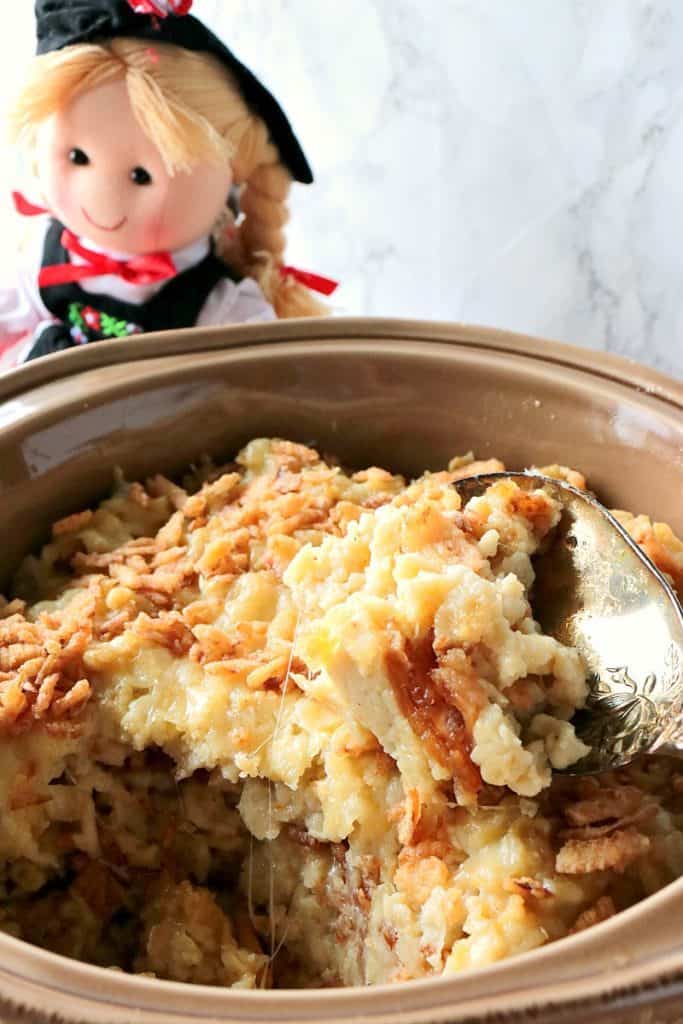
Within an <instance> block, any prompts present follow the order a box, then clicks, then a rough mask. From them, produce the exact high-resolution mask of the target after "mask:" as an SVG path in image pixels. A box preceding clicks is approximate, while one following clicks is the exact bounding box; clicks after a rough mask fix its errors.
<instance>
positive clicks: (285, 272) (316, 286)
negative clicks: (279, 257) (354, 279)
mask: <svg viewBox="0 0 683 1024" xmlns="http://www.w3.org/2000/svg"><path fill="white" fill-rule="evenodd" d="M280 273H281V274H282V276H283V277H291V278H293V279H294V280H295V281H298V282H299V284H303V285H304V286H305V287H306V288H310V289H311V291H314V292H320V294H321V295H332V294H333V293H334V292H336V290H337V288H338V287H339V282H338V281H333V280H332V278H330V277H322V276H321V275H320V274H313V273H311V271H309V270H299V268H298V267H280Z"/></svg>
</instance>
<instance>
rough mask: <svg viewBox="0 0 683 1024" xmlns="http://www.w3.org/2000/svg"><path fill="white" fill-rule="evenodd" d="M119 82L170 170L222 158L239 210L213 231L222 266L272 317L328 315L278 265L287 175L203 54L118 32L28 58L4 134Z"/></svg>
mask: <svg viewBox="0 0 683 1024" xmlns="http://www.w3.org/2000/svg"><path fill="white" fill-rule="evenodd" d="M120 79H124V80H125V83H126V86H127V89H128V95H129V98H130V102H131V106H132V108H133V112H134V114H135V116H136V118H137V120H138V122H139V124H140V126H141V127H142V129H143V131H144V132H145V134H146V135H147V136H148V138H149V139H150V140H151V141H152V142H153V143H154V145H155V146H156V147H157V149H158V150H159V152H160V154H161V156H162V159H163V161H164V163H165V165H166V168H167V170H168V171H169V173H171V174H174V173H176V172H179V171H184V170H189V169H190V168H192V167H193V165H195V164H196V163H198V162H199V161H203V160H208V161H212V162H215V163H218V164H223V163H225V162H226V161H227V162H229V163H230V164H231V166H232V169H233V175H234V180H235V184H236V185H237V186H239V187H240V207H241V210H242V213H243V214H244V216H243V217H242V218H241V219H240V220H239V221H238V223H237V225H236V227H235V229H234V230H232V231H228V232H226V231H224V230H221V231H220V233H219V234H218V236H217V249H218V253H219V255H220V256H221V257H222V258H223V259H225V261H226V263H229V264H230V265H231V266H232V267H234V268H235V269H236V270H238V271H239V272H240V273H243V274H245V275H247V276H249V277H253V278H255V279H256V280H257V281H258V283H259V285H260V286H261V288H262V290H263V292H264V294H265V296H266V298H267V299H268V301H269V302H271V303H272V305H273V307H274V309H275V312H276V313H277V315H278V316H279V317H293V316H316V315H318V314H320V313H324V312H327V309H326V307H324V306H323V305H322V303H320V302H318V300H317V299H316V298H315V297H314V296H313V294H312V293H311V292H310V291H308V289H307V288H304V287H303V286H302V285H301V284H299V283H298V282H296V281H295V280H293V279H292V278H291V277H289V276H283V274H281V272H280V269H281V267H282V266H283V265H284V253H285V244H286V240H285V235H284V231H283V229H284V226H285V224H286V223H287V220H288V211H287V205H286V204H287V197H288V195H289V190H290V187H291V184H292V178H291V175H290V173H289V171H288V170H287V168H286V167H285V166H284V165H283V164H282V163H281V161H280V158H279V155H278V152H277V150H276V149H275V147H274V146H273V145H272V143H271V142H270V141H269V138H268V130H267V128H266V126H265V124H264V122H263V121H262V120H261V119H260V118H259V117H257V116H256V115H254V114H253V113H252V112H251V111H250V110H249V109H248V108H247V106H246V104H245V103H244V100H243V99H242V97H241V94H240V92H239V90H238V88H237V86H236V85H235V82H234V80H233V79H232V77H231V75H230V73H229V72H228V71H227V70H226V69H225V68H224V67H223V65H222V64H221V63H220V61H218V60H217V59H216V58H214V57H212V56H211V55H210V54H205V53H196V52H193V51H190V50H185V49H182V48H180V47H177V46H172V45H170V44H167V43H163V44H162V43H159V44H155V45H154V46H153V47H150V46H149V44H148V43H145V42H144V41H142V40H139V39H128V38H117V39H112V40H110V41H108V42H107V43H103V44H101V45H95V44H93V45H91V44H78V45H76V46H68V47H65V48H64V49H62V50H58V51H56V52H54V53H48V54H45V55H43V56H41V57H36V58H35V59H34V60H33V62H32V64H31V66H30V69H29V72H28V76H27V79H26V81H25V84H24V86H23V88H22V91H21V93H20V94H19V96H18V98H17V100H16V102H15V104H14V106H13V108H12V110H11V112H10V131H11V133H12V135H13V136H14V138H15V139H16V140H18V141H19V142H20V143H21V142H24V143H28V144H29V145H32V144H33V142H34V139H35V132H36V129H37V127H38V125H39V124H40V123H41V122H42V121H44V120H45V119H46V118H48V117H50V116H51V115H52V114H55V113H57V112H58V111H59V110H60V109H63V108H64V107H65V106H67V105H68V104H69V103H71V102H72V101H73V100H74V99H75V98H76V97H77V96H79V95H80V94H82V93H84V92H88V91H90V90H91V89H95V88H97V87H98V86H101V85H106V84H108V83H109V82H112V81H116V80H120ZM221 227H225V224H224V223H223V224H222V225H221Z"/></svg>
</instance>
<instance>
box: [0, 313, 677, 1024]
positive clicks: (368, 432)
mask: <svg viewBox="0 0 683 1024" xmlns="http://www.w3.org/2000/svg"><path fill="white" fill-rule="evenodd" d="M265 436H275V437H286V438H288V439H290V440H293V441H298V442H302V443H314V444H315V445H316V446H317V447H320V448H321V449H322V450H325V451H329V452H334V453H335V455H338V456H339V457H340V458H341V459H342V461H343V463H344V464H347V465H350V466H358V467H360V466H369V465H373V464H374V465H377V466H382V467H386V468H388V469H390V470H391V471H394V472H400V473H403V474H405V475H407V476H416V475H418V474H420V473H421V472H423V471H424V470H425V469H429V468H434V469H436V468H442V467H443V466H444V465H446V464H447V462H448V460H449V459H450V458H451V456H453V454H454V453H456V452H467V451H469V450H473V451H475V452H476V454H477V457H478V458H480V459H488V458H491V457H494V456H495V457H497V458H500V459H502V460H504V462H505V463H506V465H507V466H508V468H522V467H524V466H528V465H536V466H542V465H547V464H549V463H562V464H564V465H568V466H573V467H577V468H579V469H580V470H581V471H582V472H583V473H584V474H585V475H586V476H587V478H588V479H589V481H590V485H591V487H592V488H593V489H594V490H595V491H596V492H597V493H598V495H599V496H600V498H601V499H602V500H603V501H604V502H605V504H607V505H609V506H611V507H617V508H622V509H630V510H633V511H637V512H640V513H645V514H647V515H651V516H653V517H655V518H656V519H658V520H663V521H665V522H668V523H669V524H670V525H671V527H672V528H673V529H674V531H675V532H677V533H678V534H679V536H680V535H683V385H682V384H680V383H677V382H676V381H673V380H670V379H668V378H665V377H662V376H661V375H658V374H657V373H655V372H654V371H650V370H648V369H645V368H643V367H641V366H639V365H637V364H633V363H629V362H627V361H625V360H621V359H617V358H615V357H611V356H608V355H604V354H596V353H592V352H587V351H584V350H582V349H578V348H571V347H568V346H564V345H559V344H556V343H552V342H545V341H541V340H536V339H532V338H527V337H522V336H520V335H513V334H509V333H506V332H501V331H494V330H489V329H484V328H476V327H466V326H462V325H456V324H453V325H446V324H430V323H418V322H408V321H392V320H370V319H339V320H326V321H322V320H321V321H310V320H309V321H289V322H281V323H276V324H268V325H254V326H246V327H234V328H228V329H212V330H193V331H187V332H178V333H177V334H173V333H169V334H166V335H158V336H147V337H145V338H142V339H140V340H135V341H130V342H126V344H125V345H120V344H119V343H117V342H111V343H109V342H107V343H102V344H98V345H94V346H89V347H87V348H83V349H79V350H74V351H71V352H69V353H66V354H63V355H59V356H52V357H49V358H45V359H43V360H41V361H38V362H36V363H34V364H31V365H29V366H26V367H23V368H21V369H19V370H17V371H14V372H13V373H10V374H8V375H7V376H5V377H4V378H0V496H1V499H2V500H1V501H0V523H1V529H2V537H3V543H2V558H1V561H0V592H2V590H3V589H4V588H5V587H6V586H7V585H8V582H9V579H10V577H11V574H12V572H13V571H14V570H15V569H16V567H17V566H18V565H19V563H20V561H21V559H22V558H23V557H24V556H25V555H26V554H27V553H28V552H30V551H35V550H37V549H38V548H39V547H40V545H41V544H42V543H44V542H45V540H46V538H47V537H48V535H49V529H50V525H51V524H52V523H53V522H55V521H56V520H59V519H60V518H61V517H64V516H68V515H69V514H71V513H72V512H74V511H76V510H78V509H81V508H84V507H86V506H88V505H91V504H92V503H93V502H96V501H98V500H100V499H101V498H102V497H103V496H104V495H105V494H106V493H107V491H108V489H109V488H110V485H111V480H112V470H113V467H115V466H118V467H121V468H122V470H123V471H124V473H125V475H126V477H127V479H129V480H137V479H142V478H144V477H146V476H149V475H150V474H154V473H159V472H162V473H164V474H166V475H168V476H171V477H173V476H177V475H178V474H179V473H181V472H182V471H183V469H184V468H185V467H186V466H188V465H189V464H191V463H193V462H196V461H197V460H198V459H199V458H200V457H201V456H202V455H204V454H209V455H212V456H215V457H216V458H221V457H223V458H226V457H231V456H232V455H233V454H234V453H235V452H236V451H237V450H238V449H239V448H240V447H241V446H242V445H244V444H245V443H246V442H247V441H249V440H250V439H251V438H254V437H265ZM679 915H683V879H680V880H679V881H677V882H674V883H672V884H671V885H669V886H667V887H666V888H664V889H663V890H661V891H660V892H658V893H656V894H655V895H653V896H651V897H649V898H647V899H645V900H643V901H642V902H640V903H638V904H637V905H636V906H634V907H632V908H631V909H629V910H627V911H624V912H622V913H620V914H617V915H616V916H615V917H612V918H611V919H610V920H608V921H606V922H604V923H602V924H599V925H596V926H595V927H593V928H590V929H588V930H587V931H584V932H581V933H579V934H577V935H574V936H571V937H569V938H566V939H562V940H560V941H559V942H557V943H551V944H549V945H547V946H545V947H543V948H542V949H540V950H535V951H532V952H528V953H524V954H521V955H520V956H518V957H513V958H511V959H509V960H505V961H503V962H501V963H497V964H494V965H492V966H489V967H485V968H482V969H479V970H473V971H465V972H464V973H462V974H458V975H451V976H449V977H443V978H437V979H434V980H426V981H418V982H406V983H403V984H397V985H387V986H378V987H374V988H349V989H333V988H330V989H325V990H324V991H294V990H280V991H270V992H266V991H255V992H254V991H240V990H225V989H218V988H211V987H206V986H189V985H183V984H179V983H174V982H165V981H158V980H155V979H151V978H147V977H140V976H128V975H125V974H123V973H120V972H113V971H107V970H104V969H99V968H94V967H90V966H87V965H84V964H82V963H79V962H75V961H72V960H67V959H64V958H61V957H59V956H56V955H53V954H51V953H47V952H45V951H43V950H40V949H38V948H35V947H32V946H29V945H27V944H25V943H23V942H20V941H18V940H16V939H14V938H12V937H10V936H8V935H4V934H2V933H0V1021H2V1022H3V1024H4V1022H8V1024H9V1022H12V1024H14V1022H15V1021H36V1022H38V1024H43V1022H47V1021H60V1022H68V1024H80V1022H83V1024H85V1022H88V1024H90V1022H92V1024H130V1022H133V1021H135V1022H136V1024H153V1022H158V1024H161V1022H164V1024H167V1022H173V1021H178V1022H185V1021H187V1022H200V1021H203V1022H206V1024H209V1022H218V1021H221V1022H232V1024H247V1022H265V1021H274V1020H278V1021H287V1022H291V1024H295V1022H296V1024H303V1022H305V1021H308V1022H329V1024H331V1022H339V1024H341V1022H342V1021H354V1022H356V1024H360V1022H367V1024H369V1022H376V1024H390V1022H391V1024H418V1022H424V1024H426V1022H430V1024H437V1022H444V1024H445V1022H452V1024H456V1022H457V1024H465V1022H475V1021H476V1022H480V1024H484V1022H485V1021H493V1020H495V1021H501V1022H502V1021H508V1020H509V1021H531V1020H543V1021H548V1022H557V1024H559V1022H564V1021H567V1022H568V1021H581V1022H592V1021H595V1022H597V1021H620V1022H625V1024H646V1022H648V1024H655V1022H660V1021H661V1022H664V1021H667V1022H673V1021H675V1020H680V1019H681V1017H683V931H682V929H681V924H680V921H681V917H680V916H679Z"/></svg>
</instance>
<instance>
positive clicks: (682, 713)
mask: <svg viewBox="0 0 683 1024" xmlns="http://www.w3.org/2000/svg"><path fill="white" fill-rule="evenodd" d="M504 479H509V480H514V481H515V483H517V484H518V485H519V486H520V487H521V488H523V489H524V490H527V491H531V490H535V489H536V488H543V489H544V490H545V491H547V492H548V493H549V494H550V495H551V496H552V497H553V498H555V499H557V500H558V501H559V502H560V503H561V505H562V508H563V513H562V518H561V520H560V523H559V525H558V527H557V530H556V531H555V533H554V535H553V536H552V538H551V541H550V543H549V546H548V547H547V549H544V550H543V551H542V552H541V553H540V554H539V555H538V556H536V557H535V558H534V569H535V572H536V581H535V583H534V586H533V590H532V595H531V597H532V607H533V611H534V616H535V618H536V620H537V621H538V622H539V623H540V625H541V627H542V628H543V630H544V632H546V633H549V634H550V635H552V636H554V637H556V638H557V639H558V640H560V641H561V642H562V643H564V644H568V645H570V646H572V647H576V648H577V649H578V651H579V652H580V654H581V655H582V656H583V659H584V661H585V662H586V666H587V669H588V673H589V684H590V695H589V698H588V701H587V703H586V706H585V708H584V709H582V710H581V711H579V712H577V714H576V715H575V717H574V719H573V721H574V725H575V727H576V732H577V735H578V736H579V738H580V739H581V740H583V742H584V743H586V744H588V746H590V747H591V752H590V754H588V755H587V756H586V757H584V758H582V759H581V760H580V761H577V763H576V764H574V765H572V766H571V767H570V768H568V769H567V770H566V774H570V775H585V774H592V773H594V772H599V771H606V770H608V769H610V768H618V767H621V766H623V765H625V764H628V763H629V761H632V760H633V759H634V758H635V757H637V756H638V755H639V754H654V753H658V754H673V755H677V756H679V757H683V609H682V608H681V605H680V603H679V601H678V599H677V597H676V595H675V594H674V592H673V589H672V588H671V586H670V585H669V584H668V582H667V581H666V579H665V578H664V577H663V576H662V574H661V573H660V572H659V570H658V569H657V568H656V567H655V566H654V565H653V564H652V562H651V561H650V559H649V558H648V557H647V555H645V553H644V552H643V551H642V550H641V549H640V548H639V547H638V545H637V544H636V543H635V541H634V540H632V539H631V537H630V536H629V535H628V533H627V532H626V530H625V529H624V528H623V527H622V526H621V525H620V524H619V523H618V522H617V520H616V519H615V518H614V516H612V515H610V513H609V511H608V510H607V509H606V508H605V507H604V506H603V505H601V504H600V502H598V501H596V500H595V498H593V497H592V496H591V495H590V494H587V493H586V492H585V491H580V490H578V489H577V488H576V487H572V486H571V485H570V484H566V483H564V482H563V481H560V480H555V479H552V478H550V477H546V476H542V475H541V474H538V473H488V474H486V475H481V476H472V477H466V478H464V479H462V480H457V481H456V482H455V484H454V486H455V488H456V490H457V491H458V493H459V494H460V497H461V498H462V500H463V504H465V502H467V501H469V499H470V498H474V497H477V496H479V495H481V494H482V493H483V492H484V491H485V490H486V488H487V487H489V486H490V485H491V484H493V483H495V482H496V480H504Z"/></svg>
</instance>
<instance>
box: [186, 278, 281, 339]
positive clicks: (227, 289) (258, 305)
mask: <svg viewBox="0 0 683 1024" xmlns="http://www.w3.org/2000/svg"><path fill="white" fill-rule="evenodd" d="M276 319H277V317H276V316H275V310H274V309H273V307H272V306H271V305H270V303H269V302H267V301H266V298H265V296H264V294H263V292H262V291H261V289H260V288H259V286H258V284H257V283H256V281H255V280H254V279H253V277H245V278H244V280H243V281H240V282H239V284H235V282H234V281H231V280H230V278H228V277H226V278H225V279H224V280H223V281H221V282H219V284H217V285H216V287H215V288H214V290H213V291H212V292H211V294H210V295H209V297H208V299H207V300H206V302H205V303H204V308H203V309H202V311H201V313H200V314H199V319H198V320H197V326H198V327H217V326H220V325H221V324H246V323H258V322H259V321H265V320H276Z"/></svg>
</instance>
